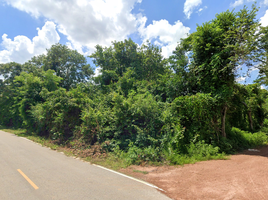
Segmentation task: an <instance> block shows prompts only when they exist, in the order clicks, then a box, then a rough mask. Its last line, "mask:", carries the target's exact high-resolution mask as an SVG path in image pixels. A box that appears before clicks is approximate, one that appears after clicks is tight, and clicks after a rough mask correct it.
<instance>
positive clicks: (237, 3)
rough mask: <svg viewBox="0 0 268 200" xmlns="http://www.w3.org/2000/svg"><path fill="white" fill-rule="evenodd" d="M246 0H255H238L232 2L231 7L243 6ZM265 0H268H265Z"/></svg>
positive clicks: (250, 0)
mask: <svg viewBox="0 0 268 200" xmlns="http://www.w3.org/2000/svg"><path fill="white" fill-rule="evenodd" d="M245 1H247V2H253V1H255V0H236V1H235V2H234V3H231V4H230V6H231V7H237V6H241V5H243V4H245ZM265 1H268V0H265Z"/></svg>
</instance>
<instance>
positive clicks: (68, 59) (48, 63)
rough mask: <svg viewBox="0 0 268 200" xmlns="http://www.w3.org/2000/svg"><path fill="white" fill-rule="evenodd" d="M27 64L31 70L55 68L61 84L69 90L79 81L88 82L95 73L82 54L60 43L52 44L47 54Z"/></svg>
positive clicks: (34, 58)
mask: <svg viewBox="0 0 268 200" xmlns="http://www.w3.org/2000/svg"><path fill="white" fill-rule="evenodd" d="M25 66H27V68H28V70H29V72H33V70H32V69H33V68H34V70H35V68H42V69H43V70H44V71H47V70H49V69H52V70H54V71H55V73H56V75H57V76H59V77H61V78H62V82H61V84H60V86H61V87H63V88H65V89H67V90H70V89H71V88H73V87H76V85H77V84H78V83H83V82H87V81H88V80H89V79H90V77H91V76H92V75H93V73H94V72H93V69H92V67H91V66H90V65H89V64H87V60H86V58H85V57H84V56H83V55H82V54H80V53H78V52H77V51H76V50H71V49H69V48H68V47H67V46H66V45H62V44H59V43H58V44H55V45H52V47H51V48H50V49H48V50H47V54H46V55H40V56H37V57H33V58H32V59H31V60H30V61H29V62H27V63H26V64H25Z"/></svg>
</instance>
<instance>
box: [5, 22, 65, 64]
mask: <svg viewBox="0 0 268 200" xmlns="http://www.w3.org/2000/svg"><path fill="white" fill-rule="evenodd" d="M37 31H38V35H37V36H35V37H34V38H33V39H32V40H31V39H29V38H28V37H26V36H23V35H19V36H16V37H15V38H14V40H11V39H10V38H8V35H7V34H4V35H3V36H2V43H1V46H2V47H3V49H4V50H2V51H0V63H7V62H11V61H14V62H18V63H24V62H26V61H27V60H29V59H30V58H31V57H33V56H35V55H39V54H42V53H44V52H45V51H46V49H47V48H50V47H51V45H53V44H55V43H57V42H59V40H60V37H59V35H58V33H57V31H56V25H55V24H54V23H53V22H51V21H47V22H46V23H45V25H44V26H43V27H42V29H39V28H37Z"/></svg>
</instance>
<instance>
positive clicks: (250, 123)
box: [248, 110, 253, 131]
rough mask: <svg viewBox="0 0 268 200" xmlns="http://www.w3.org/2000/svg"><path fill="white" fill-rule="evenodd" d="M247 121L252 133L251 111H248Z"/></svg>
mask: <svg viewBox="0 0 268 200" xmlns="http://www.w3.org/2000/svg"><path fill="white" fill-rule="evenodd" d="M248 120H249V125H250V128H251V130H252V131H253V121H252V116H251V110H249V111H248Z"/></svg>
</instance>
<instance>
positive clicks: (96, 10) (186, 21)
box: [0, 0, 268, 83]
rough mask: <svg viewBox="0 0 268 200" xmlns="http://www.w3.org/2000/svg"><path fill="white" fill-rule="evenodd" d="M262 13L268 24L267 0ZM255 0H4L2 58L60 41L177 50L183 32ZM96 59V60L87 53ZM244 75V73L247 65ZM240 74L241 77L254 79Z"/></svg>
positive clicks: (83, 46)
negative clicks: (150, 45) (127, 41)
mask: <svg viewBox="0 0 268 200" xmlns="http://www.w3.org/2000/svg"><path fill="white" fill-rule="evenodd" d="M256 2H257V6H258V7H259V12H258V15H257V19H259V20H260V23H261V24H262V25H263V26H267V25H268V0H257V1H256ZM253 3H254V0H165V1H164V0H45V1H43V0H0V63H8V62H18V63H24V62H26V61H28V60H29V59H31V57H33V56H36V55H40V54H43V53H45V52H46V49H49V48H50V47H51V45H53V44H55V43H58V42H59V43H61V44H65V45H67V46H68V47H69V48H71V49H75V50H77V51H78V52H80V53H81V54H83V55H85V56H88V55H90V54H92V53H93V52H94V50H95V46H96V45H97V44H99V45H101V46H107V47H108V46H110V45H111V42H112V41H122V40H124V39H128V38H131V39H132V40H133V41H134V42H136V43H137V44H139V45H141V44H142V43H143V42H145V41H146V40H149V41H150V42H151V43H153V44H155V45H158V46H160V47H161V48H162V54H163V56H164V57H168V56H170V55H171V54H172V51H173V50H174V49H175V47H176V46H177V44H178V42H179V41H180V39H181V38H185V37H187V35H188V34H190V33H193V32H195V30H196V27H197V25H202V23H205V22H207V21H210V20H212V19H214V18H215V15H216V14H218V13H221V12H224V11H226V10H228V9H229V10H233V9H234V10H235V11H239V10H240V9H242V8H243V6H244V5H246V6H247V7H248V8H250V7H251V6H252V4H253ZM88 61H89V63H90V64H91V65H93V63H92V61H91V60H90V59H88ZM93 67H94V66H93ZM239 73H241V75H242V74H243V73H245V70H244V69H243V70H242V71H241V72H239ZM257 74H258V71H257V70H253V71H252V72H251V75H252V76H251V78H245V77H240V79H239V80H238V81H240V82H241V83H242V82H243V83H244V82H247V83H248V82H252V80H253V79H255V77H256V76H257Z"/></svg>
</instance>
